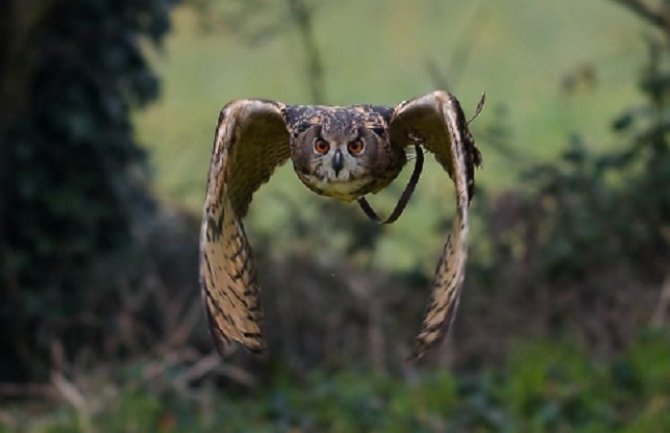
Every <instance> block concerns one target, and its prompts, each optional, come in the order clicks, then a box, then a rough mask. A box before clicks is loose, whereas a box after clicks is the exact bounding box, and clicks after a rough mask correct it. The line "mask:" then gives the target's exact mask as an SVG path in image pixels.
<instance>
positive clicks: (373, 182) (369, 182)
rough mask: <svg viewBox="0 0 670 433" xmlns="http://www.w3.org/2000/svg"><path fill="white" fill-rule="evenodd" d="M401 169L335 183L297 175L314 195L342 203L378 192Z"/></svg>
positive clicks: (324, 178) (311, 176)
mask: <svg viewBox="0 0 670 433" xmlns="http://www.w3.org/2000/svg"><path fill="white" fill-rule="evenodd" d="M401 169H402V165H399V166H398V167H393V168H392V169H389V170H386V171H385V172H384V173H377V172H375V173H366V174H364V175H361V176H359V177H348V178H345V179H341V180H340V179H338V180H337V181H334V180H332V179H330V178H328V177H322V176H319V175H315V174H310V173H304V172H302V173H301V172H299V171H297V174H298V178H300V180H301V181H302V183H304V184H305V186H306V187H307V188H309V189H310V190H312V191H314V192H315V193H317V194H319V195H323V196H326V197H332V198H336V199H338V200H341V201H344V202H351V201H354V200H356V199H358V198H360V197H362V196H364V195H366V194H370V193H376V192H378V191H380V190H381V189H383V188H384V187H386V186H387V185H388V184H389V183H391V182H392V181H393V179H395V178H396V177H397V176H398V174H399V173H400V170H401Z"/></svg>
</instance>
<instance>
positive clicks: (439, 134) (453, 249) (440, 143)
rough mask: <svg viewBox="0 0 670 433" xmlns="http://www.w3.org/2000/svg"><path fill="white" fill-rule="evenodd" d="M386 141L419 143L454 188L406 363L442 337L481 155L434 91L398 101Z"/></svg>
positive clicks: (453, 103) (448, 102)
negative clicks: (446, 229) (452, 208)
mask: <svg viewBox="0 0 670 433" xmlns="http://www.w3.org/2000/svg"><path fill="white" fill-rule="evenodd" d="M389 129H390V133H391V143H392V144H393V145H399V146H403V147H405V146H409V145H412V144H417V143H420V144H421V145H423V146H424V147H425V148H426V149H427V150H429V151H430V152H432V153H433V154H434V155H435V159H436V160H437V161H438V162H439V163H440V164H441V165H442V167H444V169H445V170H446V171H447V172H448V173H449V176H450V177H451V179H452V180H453V183H454V186H455V187H456V207H457V212H456V217H455V218H454V221H453V225H452V228H451V232H450V233H449V235H448V236H447V240H446V243H445V245H444V249H443V251H442V255H441V256H440V260H439V262H438V265H437V270H436V272H435V278H434V280H433V284H432V293H431V298H430V302H429V304H428V308H427V310H426V316H425V319H424V321H423V325H422V329H421V332H420V333H419V335H418V336H417V341H416V346H415V348H414V351H413V352H412V354H411V355H410V358H412V359H418V358H420V357H422V356H423V354H424V352H425V351H426V349H428V348H429V347H430V346H432V345H433V344H435V343H437V342H438V341H440V340H441V339H442V337H444V335H445V334H446V333H447V331H448V329H449V326H450V324H451V322H452V321H453V319H454V316H455V313H456V309H457V308H458V302H459V297H460V293H461V288H462V286H463V279H464V274H465V264H466V261H467V256H468V205H469V202H470V199H471V198H472V195H473V193H474V169H475V167H476V166H478V165H479V164H480V163H481V155H480V153H479V150H478V149H477V147H476V145H475V141H474V139H473V138H472V135H471V134H470V132H469V131H468V126H467V121H466V119H465V115H464V114H463V110H462V109H461V106H460V104H459V102H458V100H457V99H456V98H455V97H454V96H452V95H451V94H449V93H447V92H442V91H437V92H433V93H430V94H428V95H425V96H421V97H419V98H415V99H412V100H410V101H405V102H402V103H400V104H399V105H398V106H397V107H396V109H395V111H394V113H393V115H392V117H391V122H390V124H389Z"/></svg>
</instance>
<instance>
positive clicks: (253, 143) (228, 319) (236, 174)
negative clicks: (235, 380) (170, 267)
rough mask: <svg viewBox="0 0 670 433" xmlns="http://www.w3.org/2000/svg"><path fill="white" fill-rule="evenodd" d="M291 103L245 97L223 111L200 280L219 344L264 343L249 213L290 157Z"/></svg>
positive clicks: (251, 346)
mask: <svg viewBox="0 0 670 433" xmlns="http://www.w3.org/2000/svg"><path fill="white" fill-rule="evenodd" d="M284 108H285V106H284V105H283V104H281V103H278V102H271V101H261V100H239V101H234V102H232V103H230V104H228V105H227V106H225V107H224V108H223V110H221V115H220V116H219V122H218V125H217V128H216V135H215V139H214V148H213V151H212V159H211V163H210V167H209V175H208V179H207V190H206V198H205V207H204V211H203V220H202V226H201V227H202V228H201V234H200V284H201V288H202V292H203V298H204V302H205V305H206V309H207V314H208V317H209V323H210V328H211V330H212V333H213V335H214V338H215V340H216V341H217V347H218V348H219V349H221V348H222V347H223V344H225V343H229V342H231V341H237V342H239V343H241V344H242V345H243V346H245V347H246V348H248V349H249V350H251V351H261V350H262V349H263V348H264V340H263V314H262V310H261V305H260V299H259V292H260V288H259V286H258V282H257V280H256V273H255V267H254V261H253V256H252V252H251V247H250V245H249V242H248V240H247V236H246V233H245V231H244V225H243V223H242V218H243V217H244V216H245V215H246V213H247V210H248V208H249V203H250V202H251V198H252V195H253V193H254V192H255V191H256V190H257V189H258V188H259V187H260V186H261V185H262V184H263V183H265V182H267V181H268V180H269V179H270V176H271V175H272V173H273V171H274V170H275V168H276V167H277V166H279V165H281V164H283V163H284V162H285V161H286V160H287V159H288V158H289V156H290V147H289V133H288V130H287V128H286V122H285V120H284V116H283V110H284Z"/></svg>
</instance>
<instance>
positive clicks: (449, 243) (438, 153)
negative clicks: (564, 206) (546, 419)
mask: <svg viewBox="0 0 670 433" xmlns="http://www.w3.org/2000/svg"><path fill="white" fill-rule="evenodd" d="M482 103H483V98H482V100H481V101H480V104H479V106H478V107H477V114H478V113H479V111H480V110H481V106H482ZM475 116H476V114H475ZM468 123H469V122H468V121H467V120H466V118H465V116H464V114H463V110H462V109H461V106H460V104H459V102H458V100H457V99H456V98H455V97H454V96H453V95H451V94H449V93H447V92H444V91H435V92H432V93H429V94H427V95H424V96H421V97H418V98H415V99H411V100H408V101H403V102H401V103H399V104H398V105H396V106H381V105H353V106H346V107H330V106H318V105H286V104H283V103H280V102H276V101H268V100H260V99H246V100H238V101H233V102H231V103H229V104H228V105H226V106H225V107H224V108H223V109H222V111H221V114H220V116H219V121H218V125H217V128H216V134H215V138H214V148H213V151H212V158H211V163H210V167H209V175H208V179H207V189H206V198H205V205H204V211H203V220H202V228H201V236H200V284H201V287H202V294H203V299H204V303H205V307H206V311H207V315H208V318H209V323H210V328H211V331H212V334H213V337H214V339H215V341H216V342H217V347H221V346H222V345H223V344H227V343H230V342H232V341H236V342H238V343H240V344H241V345H242V346H244V347H246V348H247V349H248V350H250V351H252V352H261V351H263V350H264V348H265V343H264V337H263V313H262V311H261V304H260V299H259V295H260V287H259V284H258V281H257V279H256V270H255V265H254V260H253V256H252V252H251V247H250V245H249V241H248V240H247V236H246V233H245V230H244V225H243V222H242V220H243V218H244V216H245V215H246V213H247V210H248V208H249V204H250V203H251V200H252V196H253V194H254V192H255V191H256V190H258V188H259V187H260V186H261V185H262V184H263V183H265V182H267V181H268V180H269V179H270V177H271V175H272V173H273V171H274V170H275V169H276V168H277V167H278V166H280V165H282V164H284V163H285V162H286V161H287V160H288V159H290V160H291V162H292V163H293V168H294V170H295V172H296V174H297V176H298V178H299V179H300V181H301V182H302V183H303V184H304V185H305V186H306V187H307V188H309V189H310V190H311V191H313V192H315V193H317V194H320V195H323V196H327V197H331V198H334V199H337V200H340V201H342V202H354V201H357V202H358V203H359V204H360V206H361V208H363V210H364V211H365V212H366V213H367V214H368V216H369V217H370V218H371V219H373V220H375V221H377V222H392V221H393V220H395V219H396V218H397V217H398V216H399V215H400V213H401V212H402V208H403V207H404V206H405V204H406V203H407V201H408V200H409V196H410V195H411V194H412V191H413V190H414V186H415V184H416V182H417V180H418V175H419V174H420V171H421V165H422V164H423V150H422V148H423V149H425V150H426V151H429V152H431V153H433V154H434V156H435V159H436V160H437V162H438V163H439V164H440V165H441V166H442V167H443V168H444V169H445V170H446V172H447V173H448V175H449V177H450V178H451V180H452V182H453V185H454V186H455V190H456V194H455V195H456V209H457V210H456V215H455V217H454V220H453V224H452V227H451V231H450V233H449V234H448V235H447V238H446V242H445V245H444V248H443V250H442V254H441V255H440V258H439V260H438V263H437V269H436V272H435V277H434V279H433V282H432V288H431V294H430V301H429V303H428V307H427V309H426V313H425V319H424V321H423V324H422V327H421V330H420V332H419V334H418V336H417V337H416V343H415V347H414V350H413V352H412V353H411V354H410V356H409V357H410V358H411V359H418V358H420V357H421V356H423V354H424V353H425V351H426V349H427V348H429V347H431V346H432V345H434V344H435V343H436V342H438V341H440V340H441V339H442V337H443V336H444V335H445V334H446V333H447V331H448V328H449V326H450V324H451V322H452V321H453V319H454V316H455V312H456V309H457V307H458V302H459V297H460V293H461V288H462V285H463V280H464V272H465V264H466V260H467V253H468V206H469V203H470V200H471V198H472V195H473V192H474V170H475V167H478V166H479V165H480V164H481V154H480V152H479V150H478V149H477V147H476V145H475V142H474V139H473V138H472V135H471V134H470V132H469V131H468ZM411 147H414V148H415V149H416V159H417V162H416V166H415V169H414V173H413V174H412V177H411V178H410V182H409V183H408V185H407V188H406V189H405V191H404V192H403V195H402V197H401V199H400V201H399V203H398V206H397V207H396V209H395V210H394V211H393V213H392V214H391V216H390V217H389V219H388V220H387V221H381V220H380V219H379V217H378V216H377V214H376V213H375V212H374V210H373V209H372V207H371V206H370V205H369V203H368V202H367V200H366V196H367V195H369V194H374V193H376V192H378V191H380V190H382V189H383V188H384V187H386V186H387V185H388V184H389V183H391V182H392V181H393V180H394V179H395V178H396V177H397V176H398V174H399V173H400V171H401V170H402V169H403V167H404V166H405V164H406V163H407V159H408V158H407V152H406V150H407V149H408V148H411Z"/></svg>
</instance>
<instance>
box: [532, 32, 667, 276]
mask: <svg viewBox="0 0 670 433" xmlns="http://www.w3.org/2000/svg"><path fill="white" fill-rule="evenodd" d="M649 51H650V55H649V64H648V66H647V67H646V68H645V71H644V73H643V77H642V80H641V85H640V88H641V91H642V92H643V94H644V95H645V96H646V98H647V102H646V104H644V105H641V106H635V107H632V108H630V109H629V110H627V111H626V112H625V113H624V114H622V115H621V116H619V117H618V118H617V119H616V120H615V121H614V124H613V127H614V129H615V130H616V131H618V132H619V135H620V136H622V137H623V139H624V143H623V144H622V145H621V146H619V149H617V150H614V151H610V152H606V153H603V154H593V153H591V152H589V151H588V148H587V147H586V146H585V145H584V143H583V142H582V141H581V139H580V138H579V137H578V136H576V137H574V138H573V140H572V142H571V145H570V146H569V147H568V149H567V150H566V151H565V152H564V153H563V154H562V155H561V158H560V160H559V162H558V163H552V164H545V165H540V166H537V167H535V168H533V169H531V170H530V171H529V172H528V175H527V180H528V181H529V182H531V183H533V184H534V185H535V188H534V190H535V191H537V192H536V193H535V196H534V197H532V199H531V201H533V202H535V203H539V205H538V212H537V213H536V214H537V215H540V218H542V219H543V221H541V222H538V221H533V222H532V223H538V224H543V225H544V227H543V230H544V232H543V233H541V234H540V236H541V238H542V239H541V243H542V245H543V249H542V254H543V259H544V260H543V262H544V267H545V271H546V272H547V273H548V276H550V277H556V276H557V275H562V276H565V275H573V276H581V275H583V274H585V273H587V272H589V271H592V270H593V269H594V268H598V267H603V266H610V267H612V266H616V265H617V264H625V265H630V266H632V267H633V268H635V270H636V271H638V272H640V274H643V275H644V274H649V273H651V275H654V274H656V275H662V273H663V272H665V270H666V269H665V268H666V265H667V263H668V260H670V142H669V141H668V134H669V133H670V122H668V110H669V107H670V105H669V103H670V80H668V77H669V76H670V41H650V42H649Z"/></svg>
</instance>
